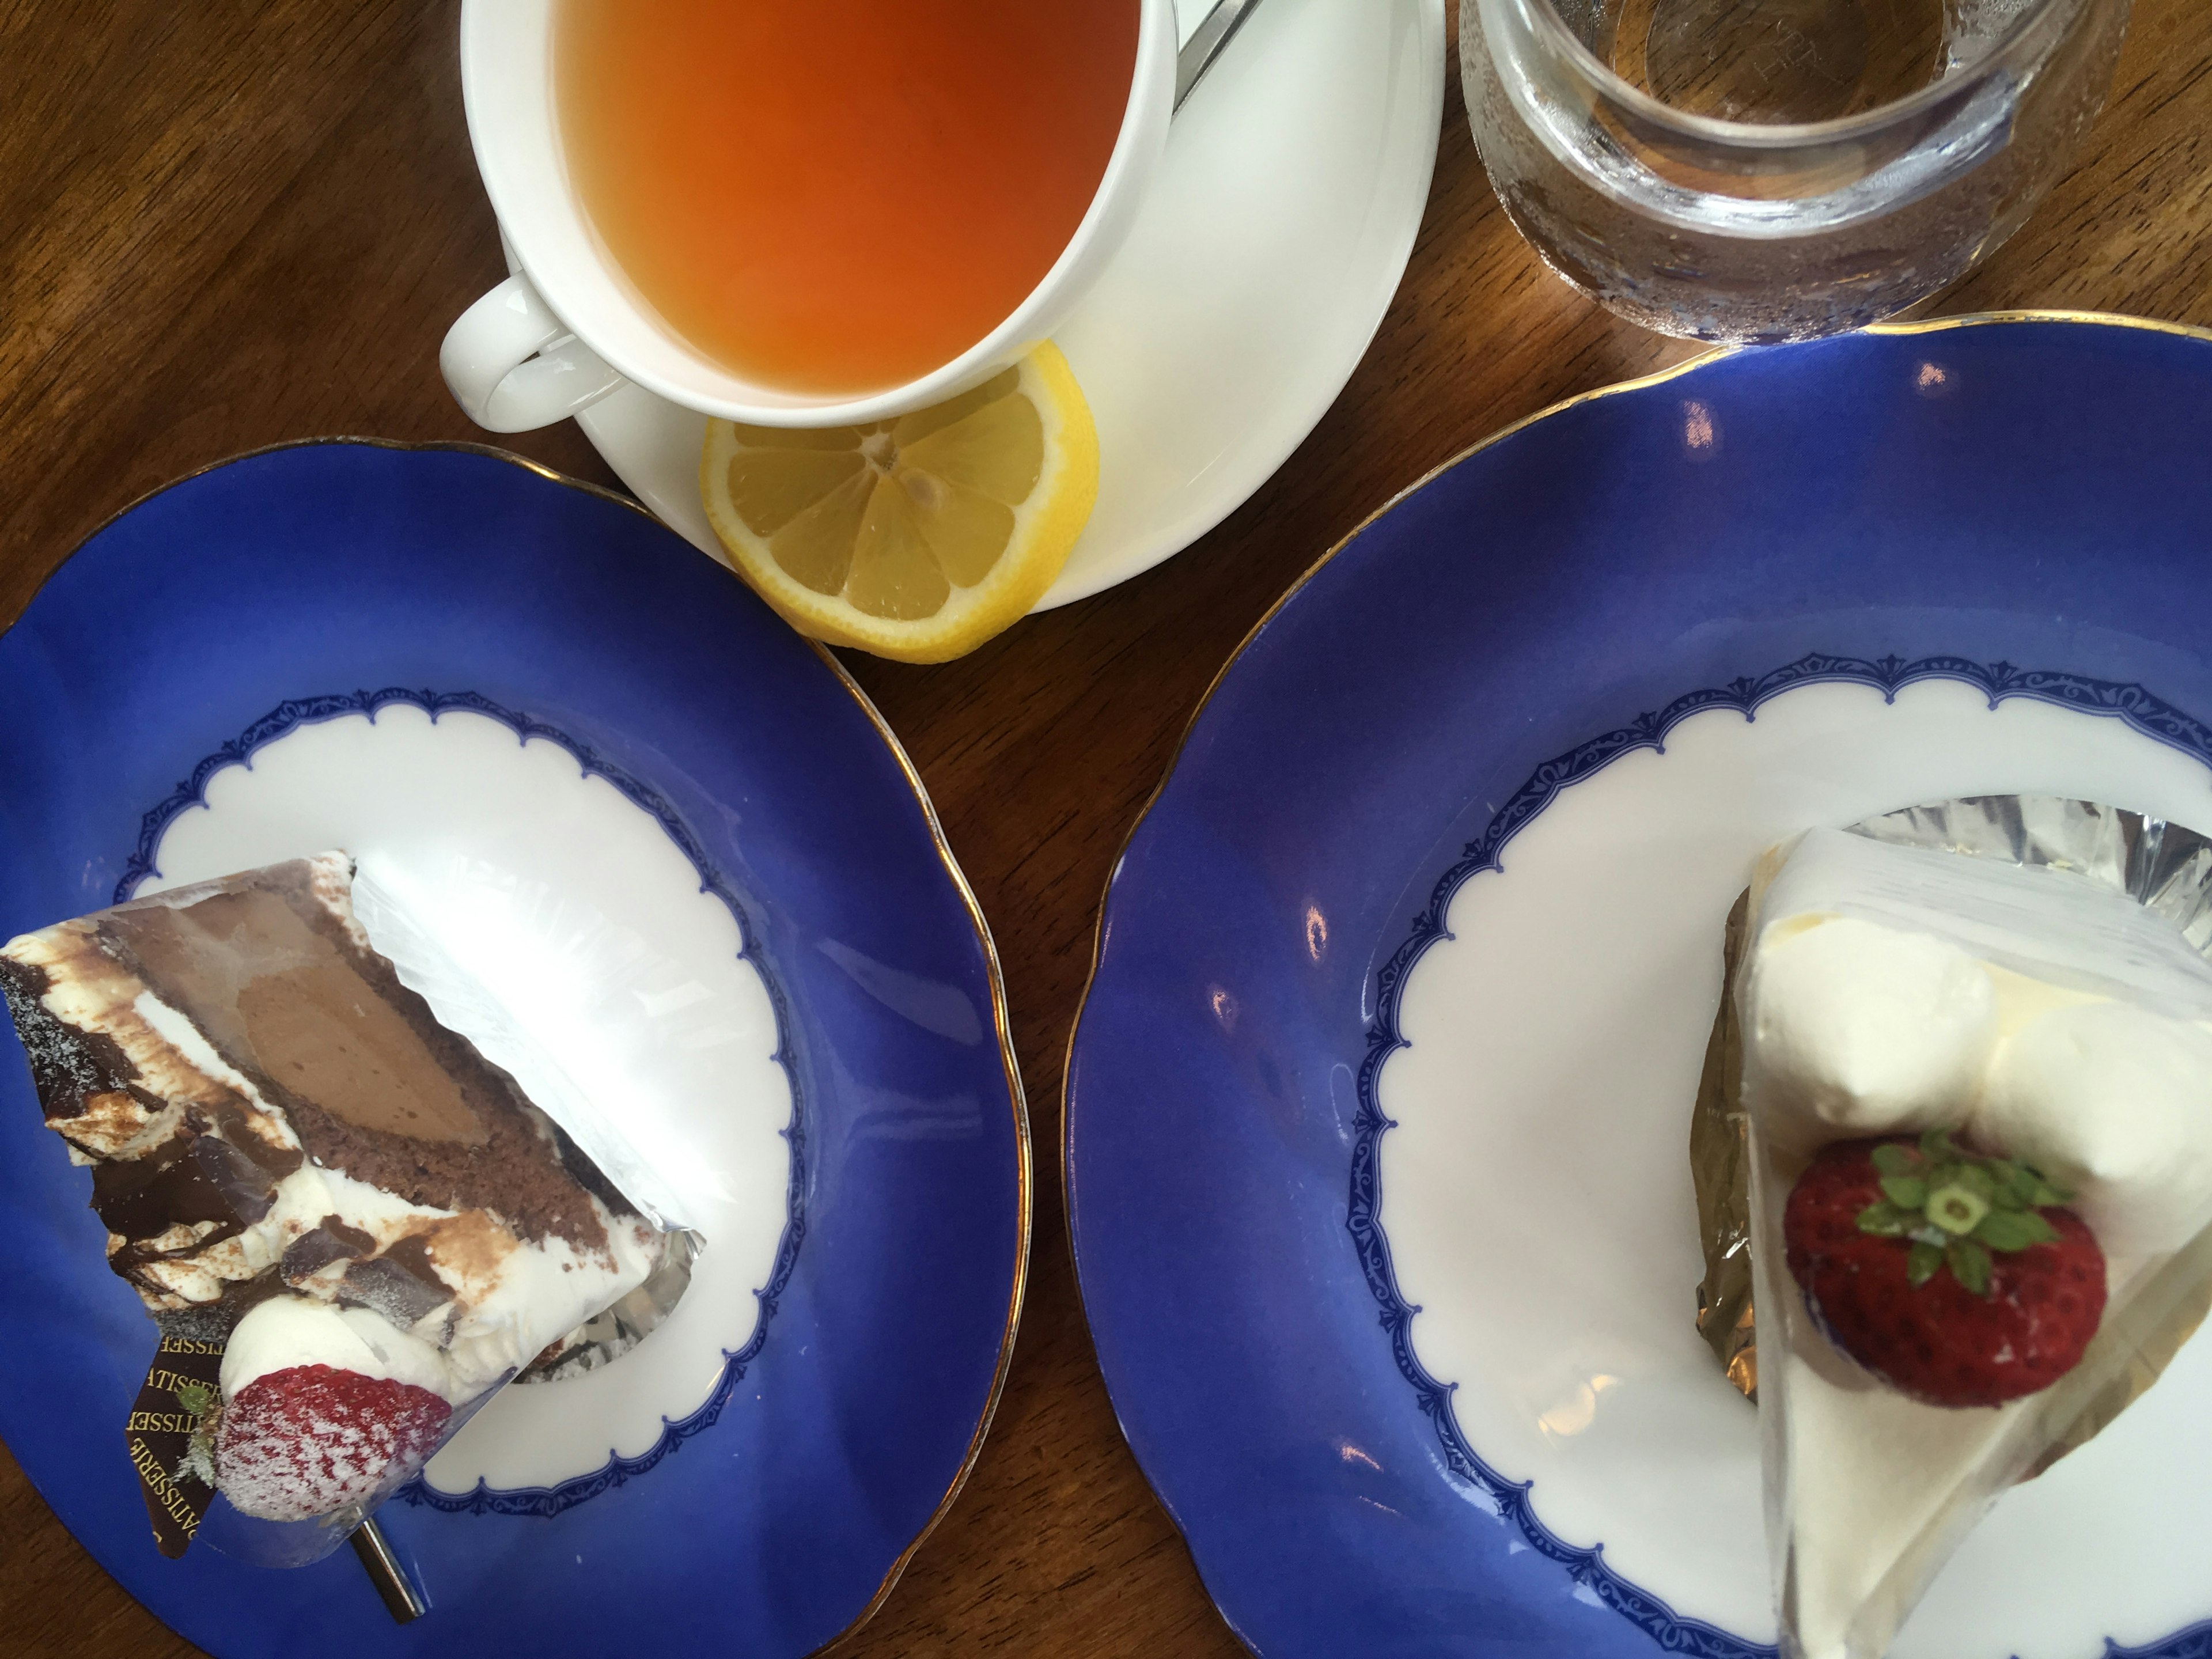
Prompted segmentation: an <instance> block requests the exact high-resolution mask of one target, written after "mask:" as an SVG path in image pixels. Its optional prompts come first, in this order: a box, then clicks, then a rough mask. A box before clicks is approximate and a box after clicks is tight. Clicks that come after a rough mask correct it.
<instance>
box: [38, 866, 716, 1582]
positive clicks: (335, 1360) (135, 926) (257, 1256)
mask: <svg viewBox="0 0 2212 1659" xmlns="http://www.w3.org/2000/svg"><path fill="white" fill-rule="evenodd" d="M421 902H422V900H421V899H420V898H419V897H416V896H411V895H410V893H409V891H408V890H407V887H406V884H405V882H404V878H402V877H401V876H399V875H398V873H396V872H374V871H372V870H360V871H357V870H356V866H355V863H354V861H353V860H351V859H349V857H348V856H347V855H346V854H343V853H328V854H319V855H318V856H316V857H314V858H312V859H302V860H294V861H292V862H290V863H289V864H281V865H273V866H267V867H266V868H264V869H261V870H257V871H250V872H245V873H243V874H241V875H238V876H234V877H228V878H223V879H222V880H219V881H211V882H204V883H199V884H195V885H192V886H188V887H183V888H179V889H176V890H172V891H169V892H166V893H162V894H159V895H156V896H152V897H149V898H146V899H141V900H137V901H134V902H131V903H129V904H125V905H119V906H117V907H115V908H112V909H110V910H105V911H101V912H99V913H97V914H95V915H90V916H86V917H82V918H77V919H75V920H72V921H64V922H59V923H57V924H55V925H53V926H52V927H46V928H43V929H41V930H40V931H39V932H37V933H29V934H26V935H24V936H22V937H21V938H19V939H14V940H11V941H10V942H9V944H7V945H5V946H0V989H4V991H5V993H6V995H7V1000H8V1003H9V1012H10V1013H11V1014H12V1015H13V1016H14V1018H15V1024H16V1027H17V1030H18V1031H19V1033H20V1035H21V1037H22V1039H23V1042H24V1046H25V1048H26V1051H27V1055H28V1058H29V1060H30V1063H31V1070H32V1075H33V1082H34V1084H35V1085H36V1087H37V1089H38V1092H39V1097H40V1106H41V1109H42V1110H43V1111H44V1113H45V1115H46V1121H47V1123H48V1126H49V1127H52V1128H53V1129H54V1130H55V1131H56V1132H57V1133H58V1135H59V1136H60V1137H61V1139H62V1140H63V1142H64V1144H65V1146H67V1149H68V1152H69V1156H70V1160H71V1161H72V1162H74V1163H76V1164H81V1165H85V1166H88V1168H89V1170H90V1171H91V1176H92V1187H93V1196H92V1204H93V1207H94V1210H95V1212H98V1213H99V1215H100V1218H101V1220H102V1222H103V1223H104V1224H105V1225H106V1228H107V1231H108V1235H109V1237H108V1260H109V1265H110V1266H111V1267H112V1268H113V1269H114V1271H115V1272H116V1273H118V1275H120V1276H121V1277H122V1278H123V1279H125V1281H126V1282H128V1283H129V1284H130V1285H131V1286H132V1287H133V1289H134V1290H136V1291H137V1293H138V1295H139V1297H140V1298H141V1300H142V1302H143V1304H144V1305H145V1307H146V1309H147V1311H148V1312H149V1315H151V1316H152V1317H153V1320H154V1322H155V1326H156V1327H157V1328H158V1330H159V1338H158V1346H157V1351H156V1352H155V1355H154V1358H153V1362H152V1364H151V1365H150V1366H149V1370H148V1373H147V1378H146V1383H145V1385H144V1387H143V1389H142V1390H141V1392H140V1395H139V1397H138V1399H137V1402H136V1403H135V1405H134V1407H133V1408H132V1410H131V1414H130V1417H129V1419H128V1420H127V1422H126V1424H125V1425H123V1426H124V1429H125V1434H124V1442H125V1445H124V1449H125V1452H126V1454H127V1455H128V1456H129V1458H130V1460H131V1463H132V1465H133V1466H134V1467H135V1468H137V1472H138V1474H139V1477H140V1482H141V1486H142V1488H143V1492H144V1495H145V1498H146V1502H147V1509H148V1513H149V1516H150V1518H151V1519H152V1522H153V1525H154V1531H155V1541H156V1542H157V1544H158V1545H159V1547H161V1550H162V1552H163V1553H166V1554H171V1555H179V1554H182V1553H184V1551H185V1548H186V1547H188V1546H189V1545H190V1544H191V1542H192V1541H193V1540H194V1539H195V1537H197V1538H199V1539H201V1540H203V1541H205V1542H206V1543H208V1544H210V1545H212V1546H213V1547H216V1548H218V1549H220V1550H222V1551H223V1552H225V1553H230V1554H234V1555H238V1556H241V1557H243V1558H245V1559H250V1560H253V1561H256V1562H258V1563H261V1564H263V1565H276V1566H291V1565H304V1564H306V1563H307V1562H309V1561H313V1560H315V1559H320V1558H321V1557H322V1556H324V1555H325V1554H327V1553H329V1552H330V1551H331V1550H332V1549H335V1548H336V1547H337V1546H338V1545H339V1544H341V1543H343V1541H345V1539H346V1538H347V1537H348V1536H349V1534H351V1533H352V1532H353V1530H354V1529H355V1528H356V1526H357V1525H358V1524H359V1522H361V1520H362V1517H363V1516H366V1515H368V1513H369V1512H370V1511H371V1510H374V1508H375V1506H376V1505H377V1504H379V1503H380V1502H382V1501H383V1500H384V1499H385V1498H387V1497H389V1496H390V1495H391V1494H392V1492H394V1491H396V1490H397V1489H398V1487H399V1486H402V1485H404V1483H405V1482H406V1481H408V1480H411V1479H412V1478H414V1477H415V1476H416V1474H419V1473H420V1472H421V1470H422V1468H423V1466H424V1465H425V1464H426V1463H427V1462H428V1460H429V1459H430V1457H431V1456H432V1455H435V1453H436V1451H437V1450H438V1449H441V1447H443V1446H444V1445H445V1444H446V1443H447V1442H448V1441H450V1440H451V1439H452V1437H453V1436H454V1435H455V1434H456V1433H457V1432H458V1431H459V1429H460V1428H461V1426H462V1425H463V1424H465V1422H466V1421H467V1420H468V1419H470V1417H471V1416H472V1415H473V1414H474V1413H476V1412H477V1411H478V1410H479V1409H481V1408H482V1407H483V1405H484V1404H485V1402H486V1401H489V1399H491V1398H492V1396H493V1395H495V1393H496V1392H497V1391H498V1389H501V1387H503V1386H505V1385H506V1384H507V1383H509V1382H512V1381H513V1380H515V1379H517V1377H518V1376H522V1377H524V1378H525V1379H526V1380H531V1379H534V1378H536V1377H539V1376H562V1375H568V1374H569V1373H571V1372H573V1371H575V1370H587V1369H590V1368H591V1367H592V1366H593V1365H595V1364H603V1363H605V1360H606V1359H607V1358H611V1356H612V1355H613V1354H615V1353H617V1352H621V1351H622V1350H623V1348H625V1347H627V1346H630V1345H632V1344H634V1343H635V1341H636V1340H638V1339H639V1337H640V1336H641V1334H642V1333H643V1332H644V1331H646V1330H648V1329H650V1328H652V1327H653V1324H655V1323H657V1322H658V1320H659V1316H661V1315H662V1314H663V1313H665V1311H666V1310H667V1308H668V1307H669V1306H670V1305H672V1304H673V1302H674V1300H675V1297H677V1296H678V1294H680V1292H681V1290H682V1288H683V1285H684V1282H685V1280H686V1279H687V1278H688V1272H689V1265H690V1261H691V1259H692V1255H693V1253H694V1251H695V1250H696V1248H697V1244H698V1241H697V1239H696V1236H694V1235H691V1234H689V1233H686V1232H684V1231H682V1223H681V1220H680V1218H679V1215H678V1211H679V1210H680V1209H681V1207H682V1200H681V1199H680V1197H678V1195H677V1193H676V1190H675V1189H674V1188H671V1186H669V1185H668V1183H667V1182H665V1180H664V1178H663V1176H662V1173H661V1170H659V1168H657V1167H656V1161H655V1159H654V1158H653V1157H651V1156H649V1155H648V1154H647V1152H644V1151H642V1150H641V1149H640V1148H639V1147H638V1146H635V1145H634V1144H633V1142H632V1139H631V1138H630V1136H629V1133H628V1131H627V1127H626V1121H625V1114H624V1113H623V1111H622V1109H621V1108H622V1106H623V1102H622V1101H621V1100H620V1099H619V1098H612V1099H611V1098H609V1097H608V1096H609V1090H608V1087H607V1085H606V1082H605V1079H599V1080H597V1081H596V1083H595V1085H594V1086H591V1087H586V1086H585V1085H580V1084H579V1083H578V1081H577V1080H576V1074H577V1072H578V1069H579V1066H578V1060H577V1059H576V1056H575V1053H571V1054H564V1053H563V1052H562V1041H561V1038H560V1036H559V1035H558V1033H557V1032H556V1033H554V1034H551V1036H550V1040H549V1034H548V1033H547V1032H546V1031H544V1030H542V1029H540V1028H541V1027H542V1026H543V1025H544V1024H545V1022H544V1021H543V1020H540V1019H537V1018H533V1015H532V1011H531V1010H529V1009H526V1008H518V1007H516V1006H513V1005H512V1004H510V1003H508V1002H507V1001H504V1000H501V998H500V997H499V996H497V995H495V994H492V993H491V992H490V991H489V990H488V989H487V988H486V987H485V986H484V985H483V983H481V982H480V981H478V980H477V979H476V978H475V977H474V976H473V975H471V974H469V973H468V972H466V971H465V969H463V968H461V967H460V966H459V965H458V964H457V963H456V961H455V957H454V952H453V951H452V950H451V949H450V948H448V947H447V945H446V944H445V943H444V942H442V941H441V937H440V927H439V919H438V918H437V917H435V916H426V915H424V914H423V913H422V912H421V911H420V909H419V908H415V907H417V906H419V905H420V904H421ZM591 988H592V987H586V994H590V991H591ZM569 1046H570V1048H572V1050H573V1049H574V1044H571V1045H569ZM577 1052H581V1051H577ZM583 1059H584V1060H586V1061H588V1060H589V1059H590V1055H589V1054H587V1053H586V1054H583Z"/></svg>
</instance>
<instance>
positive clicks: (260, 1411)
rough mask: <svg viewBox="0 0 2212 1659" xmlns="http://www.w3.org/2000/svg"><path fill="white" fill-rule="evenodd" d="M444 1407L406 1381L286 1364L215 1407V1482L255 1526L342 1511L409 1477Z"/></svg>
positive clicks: (431, 1444) (446, 1413)
mask: <svg viewBox="0 0 2212 1659" xmlns="http://www.w3.org/2000/svg"><path fill="white" fill-rule="evenodd" d="M452 1415H453V1407H451V1406H449V1405H447V1403H446V1401H443V1400H442V1399H441V1398H440V1397H439V1396H438V1395H435V1394H432V1393H431V1392H430V1391H429V1390H428V1389H418V1388H416V1386H415V1385H414V1384H413V1383H395V1382H392V1381H391V1380H390V1379H388V1378H382V1377H374V1376H362V1374H361V1373H360V1372H359V1371H349V1370H339V1369H338V1368H337V1367H336V1366H331V1365H293V1366H288V1367H287V1368H286V1369H284V1370H280V1371H271V1372H270V1373H269V1374H268V1375H267V1376H260V1377H256V1378H255V1379H254V1380H253V1381H252V1382H251V1383H247V1384H246V1386H245V1387H244V1388H242V1389H240V1390H239V1391H238V1392H237V1394H236V1395H234V1396H233V1397H232V1399H231V1401H230V1403H229V1404H228V1406H226V1407H223V1412H222V1429H221V1430H220V1431H218V1433H217V1435H216V1453H215V1461H216V1480H217V1485H218V1486H220V1487H221V1489H222V1494H223V1496H224V1497H226V1498H229V1499H230V1501H231V1504H233V1506H234V1507H235V1508H237V1509H238V1510H241V1511H243V1512H244V1513H245V1514H247V1515H253V1516H260V1517H261V1518H262V1519H263V1520H264V1521H305V1520H307V1519H309V1518H310V1517H312V1516H318V1515H327V1514H329V1513H330V1512H331V1510H337V1509H343V1507H344V1506H345V1505H346V1504H350V1503H352V1502H354V1501H355V1500H356V1498H366V1497H368V1495H369V1494H370V1493H372V1492H375V1491H376V1490H377V1489H378V1487H379V1486H382V1485H383V1484H384V1481H385V1478H386V1475H387V1474H392V1473H393V1472H394V1470H395V1469H396V1468H399V1469H404V1471H405V1472H406V1473H410V1474H411V1473H412V1472H413V1470H414V1469H415V1468H419V1467H420V1466H421V1464H422V1462H423V1461H424V1460H425V1459H427V1458H428V1456H429V1455H430V1453H431V1452H432V1450H433V1449H435V1448H436V1446H437V1443H438V1437H439V1436H440V1435H441V1433H443V1432H444V1431H445V1427H446V1419H447V1418H449V1417H451V1416H452Z"/></svg>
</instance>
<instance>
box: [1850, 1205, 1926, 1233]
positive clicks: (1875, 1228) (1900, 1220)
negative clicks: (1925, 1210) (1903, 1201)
mask: <svg viewBox="0 0 2212 1659" xmlns="http://www.w3.org/2000/svg"><path fill="white" fill-rule="evenodd" d="M1918 1225H1920V1212H1919V1211H1917V1210H1905V1209H1899V1207H1898V1206H1896V1205H1894V1204H1879V1203H1877V1204H1869V1205H1868V1206H1866V1208H1864V1209H1863V1210H1861V1211H1860V1212H1859V1231H1861V1232H1863V1233H1874V1234H1876V1235H1877V1236H1879V1237H1883V1238H1903V1237H1905V1235H1906V1234H1907V1233H1910V1232H1911V1231H1912V1230H1913V1229H1914V1228H1915V1227H1917V1226H1918Z"/></svg>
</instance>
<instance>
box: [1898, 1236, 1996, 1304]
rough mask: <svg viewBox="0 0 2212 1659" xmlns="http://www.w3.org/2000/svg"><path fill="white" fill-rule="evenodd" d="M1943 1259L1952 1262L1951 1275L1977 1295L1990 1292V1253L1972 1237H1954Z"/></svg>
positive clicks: (1984, 1294) (1985, 1294)
mask: <svg viewBox="0 0 2212 1659" xmlns="http://www.w3.org/2000/svg"><path fill="white" fill-rule="evenodd" d="M1916 1248H1917V1247H1916ZM1943 1259H1944V1260H1945V1261H1948V1262H1949V1263H1950V1266H1951V1277H1952V1278H1954V1279H1957V1280H1958V1281H1959V1282H1960V1284H1961V1285H1965V1286H1966V1288H1967V1289H1968V1290H1970V1291H1972V1292H1973V1293H1974V1294H1975V1295H1976V1296H1987V1295H1988V1294H1989V1293H1990V1253H1989V1252H1988V1251H1987V1250H1985V1249H1983V1248H1982V1247H1981V1246H1980V1245H1979V1244H1977V1243H1974V1241H1973V1240H1972V1239H1971V1238H1954V1239H1953V1240H1952V1241H1951V1244H1950V1248H1949V1249H1947V1250H1945V1251H1944V1252H1943Z"/></svg>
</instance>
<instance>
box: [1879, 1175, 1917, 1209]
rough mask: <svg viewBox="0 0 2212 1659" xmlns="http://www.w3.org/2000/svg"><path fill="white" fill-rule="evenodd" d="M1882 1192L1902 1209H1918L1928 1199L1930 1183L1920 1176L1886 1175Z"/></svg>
mask: <svg viewBox="0 0 2212 1659" xmlns="http://www.w3.org/2000/svg"><path fill="white" fill-rule="evenodd" d="M1881 1193H1882V1196H1883V1197H1884V1198H1887V1200H1889V1201H1890V1202H1891V1203H1893V1204H1894V1205H1896V1206H1899V1208H1901V1209H1906V1210H1917V1209H1918V1208H1920V1206H1922V1205H1923V1204H1925V1203H1927V1201H1928V1183H1927V1182H1924V1181H1923V1180H1922V1179H1921V1178H1920V1177H1919V1176H1909V1175H1908V1176H1883V1177H1882V1178H1881Z"/></svg>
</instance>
